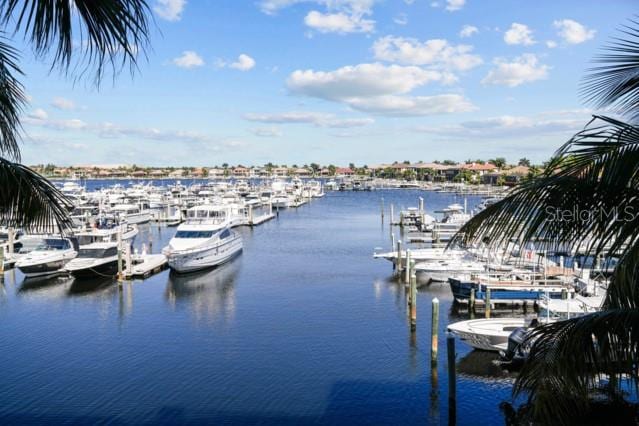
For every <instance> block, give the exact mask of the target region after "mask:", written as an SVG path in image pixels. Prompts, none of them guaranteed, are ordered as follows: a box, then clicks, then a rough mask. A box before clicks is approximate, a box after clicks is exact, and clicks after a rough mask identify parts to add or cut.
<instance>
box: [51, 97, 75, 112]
mask: <svg viewBox="0 0 639 426" xmlns="http://www.w3.org/2000/svg"><path fill="white" fill-rule="evenodd" d="M51 105H52V106H54V107H55V108H57V109H64V110H72V109H75V102H73V101H72V100H71V99H67V98H63V97H59V96H58V97H56V98H53V101H51Z"/></svg>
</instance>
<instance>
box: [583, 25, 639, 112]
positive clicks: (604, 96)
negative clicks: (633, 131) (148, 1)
mask: <svg viewBox="0 0 639 426" xmlns="http://www.w3.org/2000/svg"><path fill="white" fill-rule="evenodd" d="M630 23H631V24H633V25H634V26H639V22H637V21H634V20H631V21H630ZM620 32H621V37H616V38H614V39H613V40H612V41H611V42H610V43H609V44H608V45H607V46H604V49H605V50H606V53H603V54H600V55H599V56H597V57H595V59H594V62H595V63H599V64H603V65H599V66H596V67H593V68H591V69H590V70H589V74H588V75H587V76H586V77H585V78H584V81H583V83H582V86H581V89H580V91H581V96H582V98H583V99H584V100H585V101H586V102H587V103H589V104H592V105H594V106H595V107H597V108H609V109H610V110H611V111H612V112H616V113H619V114H622V115H623V114H628V115H629V116H630V118H632V119H633V120H634V119H637V118H639V29H637V28H633V27H631V26H629V25H625V26H623V27H622V28H621V31H620Z"/></svg>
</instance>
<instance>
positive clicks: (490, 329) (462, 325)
mask: <svg viewBox="0 0 639 426" xmlns="http://www.w3.org/2000/svg"><path fill="white" fill-rule="evenodd" d="M529 322H530V321H528V320H527V319H526V318H482V319H472V320H467V321H459V322H456V323H453V324H450V325H449V326H448V331H449V332H451V333H452V334H454V335H455V336H457V337H458V338H460V339H461V340H462V341H463V342H464V343H466V344H468V345H469V346H472V347H473V348H475V349H480V350H483V351H496V352H499V351H505V350H506V349H507V348H508V337H509V336H510V334H511V333H512V332H513V331H515V330H517V329H520V328H523V327H527V326H528V324H529Z"/></svg>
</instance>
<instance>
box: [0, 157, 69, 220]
mask: <svg viewBox="0 0 639 426" xmlns="http://www.w3.org/2000/svg"><path fill="white" fill-rule="evenodd" d="M0 183H1V185H2V191H0V226H11V227H15V228H23V229H25V230H27V231H30V232H56V231H57V230H58V229H59V230H60V231H63V232H64V231H66V230H68V229H70V228H71V220H70V218H69V211H70V209H71V207H72V204H71V202H70V201H69V200H68V199H67V198H66V197H65V196H64V195H63V194H62V193H61V192H60V191H59V190H58V189H57V188H56V187H55V186H53V185H52V184H51V183H50V182H49V181H48V180H47V179H45V178H44V177H42V176H40V175H39V174H37V173H36V172H34V171H33V170H31V169H29V168H28V167H26V166H23V165H22V164H17V163H13V162H11V161H8V160H6V159H3V158H1V157H0Z"/></svg>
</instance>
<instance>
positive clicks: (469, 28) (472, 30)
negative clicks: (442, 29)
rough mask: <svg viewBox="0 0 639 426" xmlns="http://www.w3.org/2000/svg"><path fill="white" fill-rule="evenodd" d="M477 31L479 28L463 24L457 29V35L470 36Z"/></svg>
mask: <svg viewBox="0 0 639 426" xmlns="http://www.w3.org/2000/svg"><path fill="white" fill-rule="evenodd" d="M478 32H479V28H477V27H476V26H474V25H464V26H463V27H462V29H461V31H459V36H460V37H461V38H466V37H472V36H473V35H474V34H477V33H478Z"/></svg>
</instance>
